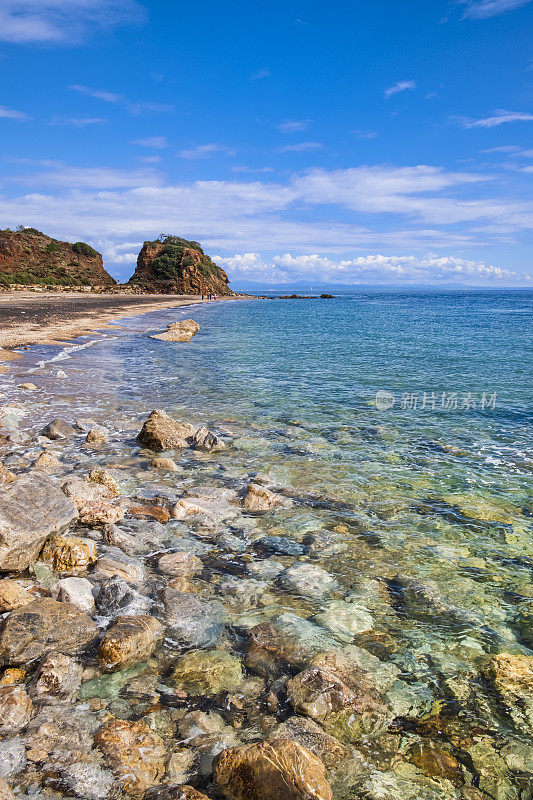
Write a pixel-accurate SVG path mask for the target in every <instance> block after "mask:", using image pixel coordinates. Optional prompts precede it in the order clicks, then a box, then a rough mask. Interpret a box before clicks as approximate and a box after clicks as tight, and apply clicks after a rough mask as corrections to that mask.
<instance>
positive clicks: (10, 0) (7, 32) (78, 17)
mask: <svg viewBox="0 0 533 800" xmlns="http://www.w3.org/2000/svg"><path fill="white" fill-rule="evenodd" d="M144 17H145V10H144V8H143V6H141V5H140V4H139V3H137V2H135V0H2V3H1V4H0V41H3V42H11V43H14V44H27V43H45V42H46V43H67V44H72V43H74V44H76V43H78V42H79V41H81V40H83V39H84V38H85V37H86V36H87V35H89V34H90V33H91V32H94V31H98V30H100V31H102V30H105V29H111V28H114V27H117V26H120V25H131V24H137V23H139V22H141V21H142V20H143V19H144Z"/></svg>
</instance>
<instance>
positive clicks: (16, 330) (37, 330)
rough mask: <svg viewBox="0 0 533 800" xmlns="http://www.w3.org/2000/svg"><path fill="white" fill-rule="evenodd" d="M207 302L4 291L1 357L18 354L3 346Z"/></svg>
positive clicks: (54, 339)
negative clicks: (160, 310) (149, 312)
mask: <svg viewBox="0 0 533 800" xmlns="http://www.w3.org/2000/svg"><path fill="white" fill-rule="evenodd" d="M217 299H219V300H221V299H229V298H225V297H219V298H217ZM209 302H213V301H211V300H202V298H201V296H196V295H160V294H145V295H131V294H123V295H121V294H80V293H79V292H64V293H63V292H61V293H58V292H43V293H39V294H35V293H33V292H24V291H21V292H9V293H7V292H6V293H5V294H0V360H1V361H10V360H13V359H14V358H16V357H17V354H14V353H12V352H9V351H8V352H1V350H2V348H13V347H21V346H23V345H31V344H59V343H61V342H63V341H65V340H70V339H73V338H75V337H76V336H83V335H84V334H87V333H90V332H91V331H94V330H95V329H102V328H106V327H107V326H108V324H109V323H110V322H111V321H112V320H116V319H118V318H122V317H127V316H132V315H135V314H141V313H146V312H148V311H157V310H158V309H162V308H179V307H181V306H187V305H193V304H196V303H209Z"/></svg>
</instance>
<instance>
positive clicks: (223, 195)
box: [0, 160, 533, 270]
mask: <svg viewBox="0 0 533 800" xmlns="http://www.w3.org/2000/svg"><path fill="white" fill-rule="evenodd" d="M31 163H32V162H28V161H27V160H26V162H25V164H26V166H25V167H24V172H23V173H22V174H18V175H14V176H12V177H11V178H9V176H7V177H5V178H4V180H3V183H4V185H7V184H8V182H10V184H11V186H12V187H15V189H16V187H17V186H18V187H19V189H18V191H16V192H15V194H16V195H17V194H18V196H14V197H11V198H10V197H8V196H7V195H5V194H4V196H0V218H2V219H3V220H4V225H9V226H11V227H13V226H16V225H18V224H21V223H23V224H26V225H31V226H34V227H37V228H40V229H41V230H46V231H47V232H49V233H50V234H51V235H54V236H58V237H59V238H62V239H69V238H72V237H74V238H76V239H86V238H88V239H90V241H91V242H93V243H94V242H95V241H96V240H97V241H98V243H99V244H98V249H100V250H102V251H103V252H104V253H105V254H106V258H107V259H108V261H109V260H114V255H113V254H115V253H119V254H120V253H122V251H120V250H118V249H117V248H119V247H120V246H122V245H124V244H125V243H129V244H128V246H127V253H132V252H134V250H135V247H133V246H132V245H131V243H132V242H135V243H137V242H138V243H139V246H140V244H142V242H143V241H144V240H145V239H147V238H149V237H153V236H157V235H158V234H159V233H160V232H161V231H162V230H166V231H172V232H176V233H178V234H181V235H185V236H187V238H192V239H196V240H197V241H201V242H202V243H203V244H204V245H205V247H206V248H207V249H208V251H209V252H222V253H226V254H228V253H232V252H233V253H250V252H261V251H263V252H269V253H272V252H278V253H279V252H281V253H291V254H294V253H312V254H315V255H316V256H317V257H324V258H326V257H327V258H330V259H331V258H333V256H334V255H335V254H337V255H338V258H339V260H340V259H346V260H351V261H353V260H354V258H353V256H354V254H358V253H361V252H362V253H369V252H380V251H383V250H384V249H386V250H387V251H388V252H392V253H395V252H396V253H398V252H399V253H402V254H403V253H409V252H411V251H413V250H414V251H415V252H416V251H420V249H423V250H424V252H426V251H427V250H428V249H432V250H434V251H435V250H438V251H439V252H441V253H442V252H444V253H450V252H451V253H452V254H453V253H454V251H455V252H457V250H458V249H459V248H460V249H461V252H463V251H464V249H465V248H472V247H479V246H480V245H481V246H486V245H488V244H494V243H496V244H502V243H503V244H506V243H509V241H511V242H512V243H513V244H517V243H518V242H519V241H520V240H519V239H518V237H519V235H521V232H522V231H526V230H529V231H531V230H533V203H532V202H528V201H525V200H524V199H523V198H521V197H517V199H516V200H513V199H512V198H511V199H504V198H501V197H496V198H494V199H493V198H491V197H490V195H488V196H487V186H490V180H489V179H490V177H491V176H487V175H479V174H476V175H474V174H470V173H467V172H447V171H446V170H444V169H439V168H437V167H431V166H427V165H418V166H415V167H393V166H390V165H380V166H374V167H357V168H352V169H347V170H330V171H327V170H323V169H321V170H319V169H313V170H308V171H306V172H303V173H296V174H294V175H292V176H289V177H288V178H286V179H284V180H283V181H282V180H270V181H268V180H267V179H265V180H260V179H250V180H245V179H241V180H231V181H192V182H182V183H172V184H168V183H165V182H164V180H163V176H162V175H161V174H159V173H158V172H156V171H155V170H150V169H146V170H143V169H140V170H133V171H127V170H117V169H109V168H105V167H100V168H81V167H72V166H69V165H64V164H61V163H59V162H44V163H40V164H38V165H36V166H37V167H38V169H35V170H34V171H33V174H31V169H28V164H29V165H30V167H31ZM5 171H6V170H4V172H5ZM21 185H22V186H25V187H27V186H30V187H31V191H29V192H27V193H24V192H22V193H21V192H20V186H21ZM4 192H5V189H4ZM470 193H474V197H473V198H472V199H466V198H467V197H468V195H469V194H470ZM456 195H457V196H456ZM100 244H101V246H100ZM95 246H96V244H95ZM317 254H318V255H317ZM321 254H322V255H321ZM332 254H333V255H332ZM294 257H296V256H294ZM117 263H119V262H117ZM120 263H122V262H120ZM335 263H340V261H339V262H337V261H336V262H335ZM271 266H272V268H273V269H276V270H280V269H282V268H283V263H281V262H280V263H277V262H276V263H274V262H272V265H271ZM456 266H458V265H456Z"/></svg>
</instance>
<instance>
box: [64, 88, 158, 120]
mask: <svg viewBox="0 0 533 800" xmlns="http://www.w3.org/2000/svg"><path fill="white" fill-rule="evenodd" d="M68 88H69V89H72V90H73V91H74V92H78V94H83V95H85V96H86V97H93V98H94V99H95V100H101V101H102V102H104V103H111V104H112V105H115V106H122V107H123V108H125V109H126V110H127V111H129V113H130V114H133V115H135V116H137V115H138V114H143V113H144V112H146V113H150V112H155V113H166V112H168V111H173V110H174V106H172V105H169V104H168V103H152V102H137V101H133V100H128V98H127V97H124V95H122V94H117V93H116V92H109V91H107V90H105V89H92V88H91V87H90V86H83V85H82V84H80V83H73V84H71V85H70V86H69V87H68Z"/></svg>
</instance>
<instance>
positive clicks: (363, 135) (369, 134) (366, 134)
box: [350, 128, 379, 139]
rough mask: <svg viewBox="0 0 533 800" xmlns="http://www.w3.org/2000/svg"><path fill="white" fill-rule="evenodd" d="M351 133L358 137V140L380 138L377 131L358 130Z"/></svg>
mask: <svg viewBox="0 0 533 800" xmlns="http://www.w3.org/2000/svg"><path fill="white" fill-rule="evenodd" d="M350 133H353V135H354V136H357V138H358V139H375V138H376V136H379V133H378V132H377V131H361V130H358V129H357V128H356V129H355V130H353V131H350Z"/></svg>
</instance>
